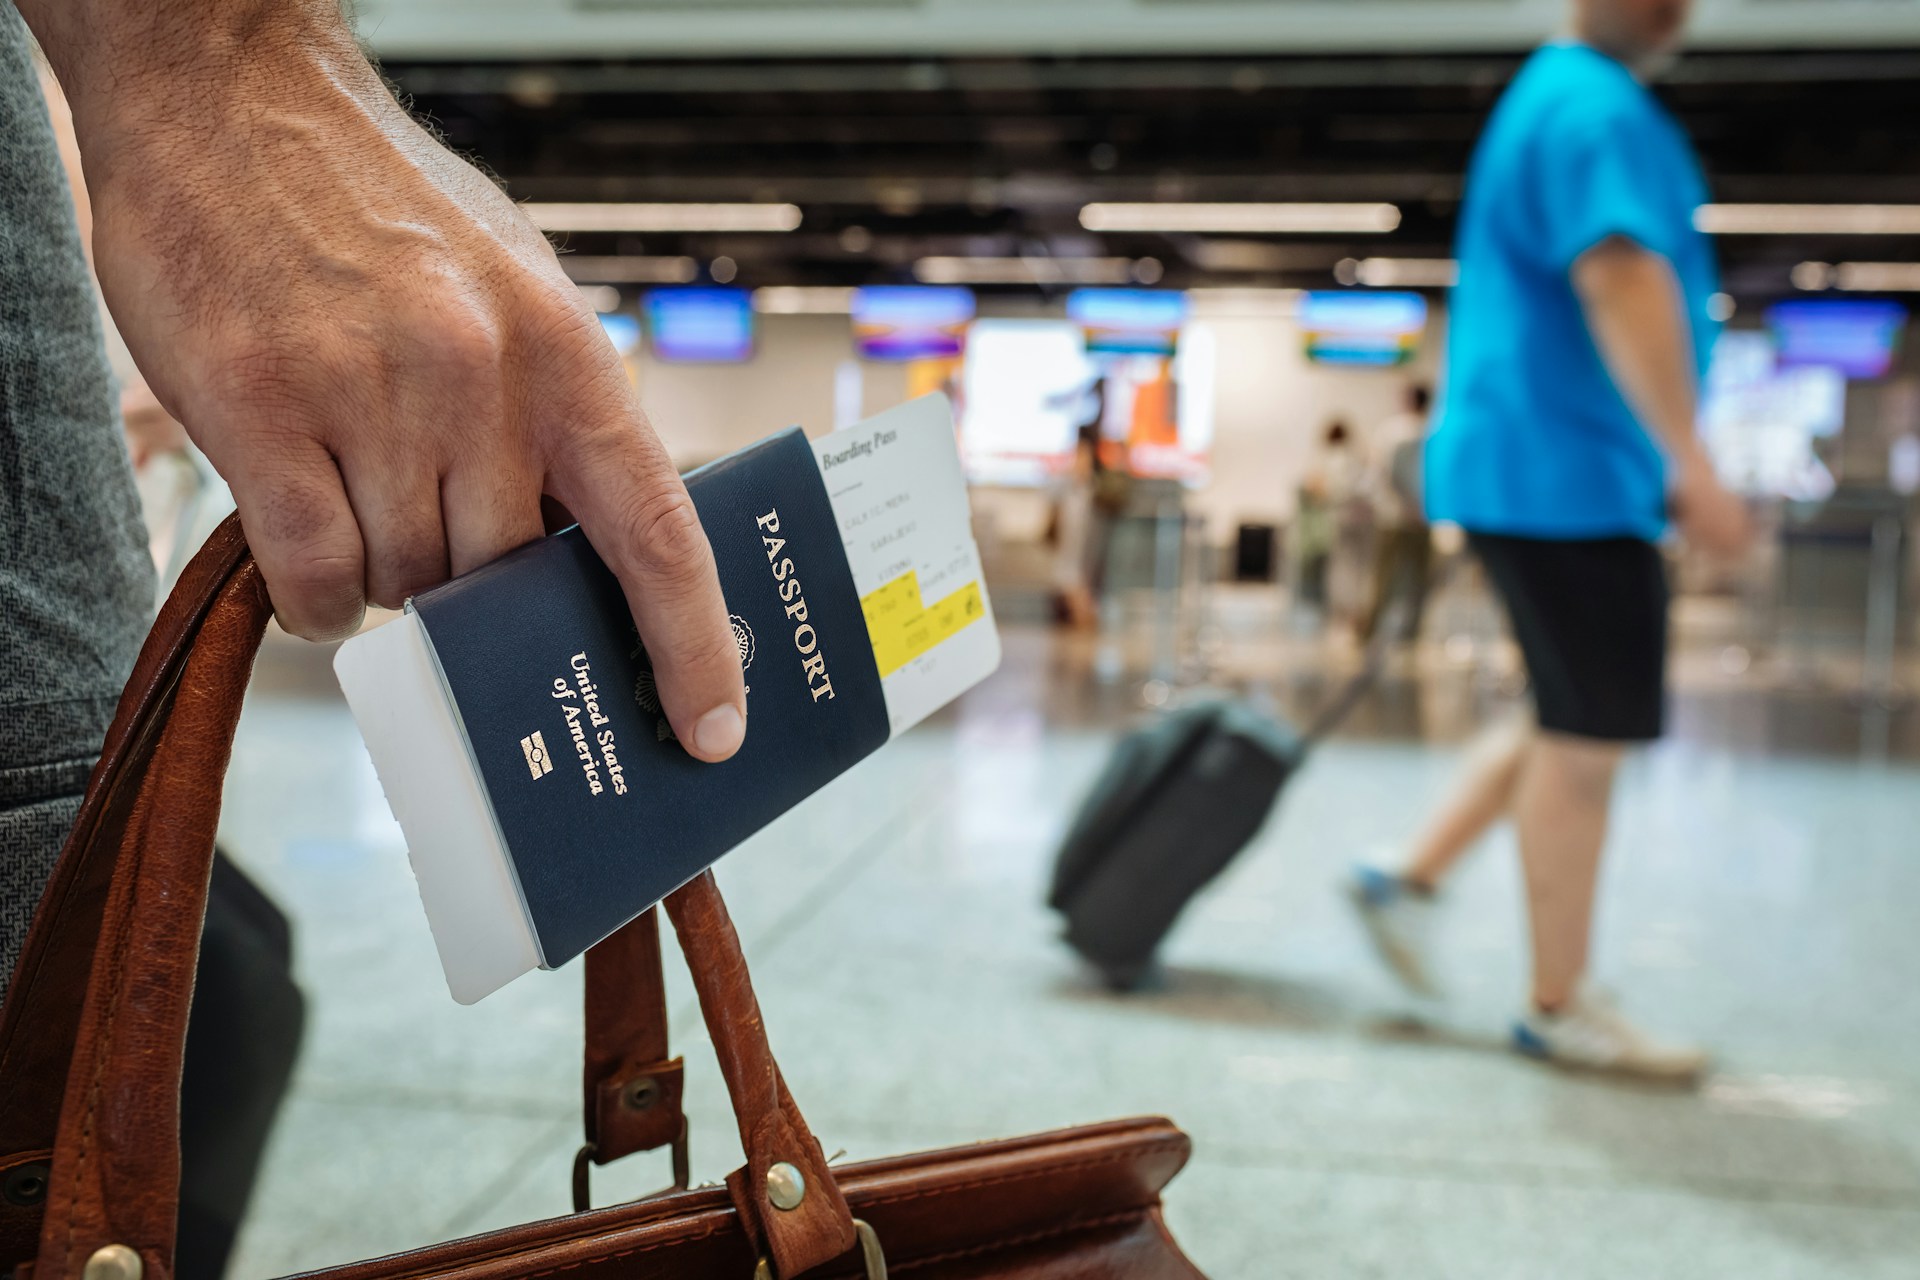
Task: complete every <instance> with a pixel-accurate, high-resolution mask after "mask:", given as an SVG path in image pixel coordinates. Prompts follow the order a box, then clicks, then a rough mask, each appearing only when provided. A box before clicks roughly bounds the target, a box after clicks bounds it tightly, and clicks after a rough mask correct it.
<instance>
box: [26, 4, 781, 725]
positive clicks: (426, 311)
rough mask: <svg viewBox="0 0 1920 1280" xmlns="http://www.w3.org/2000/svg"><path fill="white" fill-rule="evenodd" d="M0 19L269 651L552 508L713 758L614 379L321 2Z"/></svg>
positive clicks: (693, 542) (601, 349) (631, 410)
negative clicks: (31, 34)
mask: <svg viewBox="0 0 1920 1280" xmlns="http://www.w3.org/2000/svg"><path fill="white" fill-rule="evenodd" d="M20 8H21V10H22V11H23V13H25V15H26V16H27V18H28V19H29V21H30V22H31V23H32V25H33V26H34V28H35V30H36V32H37V34H39V36H40V39H41V41H42V44H43V45H44V46H45V47H46V48H47V50H48V52H49V55H50V56H51V57H52V59H53V61H54V64H55V69H56V70H57V71H58V72H59V73H60V76H61V79H62V81H63V83H64V84H65V85H66V87H67V90H68V95H69V98H70V100H71V101H72V103H73V107H74V118H75V123H76V126H77V130H78V134H79V139H80V146H81V153H82V159H83V162H84V164H85V167H86V172H87V180H88V187H89V189H90V191H91V194H92V199H93V215H94V250H95V253H94V256H95V261H96V264H97V268H98V271H99V276H100V282H101V287H102V289H103V291H104V292H105V294H106V298H107V303H108V306H109V307H110V308H111V310H112V311H113V315H114V319H115V321H116V322H117V323H118V324H119V326H120V329H121V331H122V333H123V334H124V336H125V337H126V340H127V344H128V346H129V347H130V348H131V350H132V352H133V355H134V358H135V360H136V361H137V362H138V364H139V365H140V367H141V369H142V371H143V372H144V373H145V374H146V375H147V379H148V382H149V384H150V385H151V386H152V388H153V390H154V393H155V395H156V396H157V397H158V398H159V400H160V403H161V404H162V405H164V406H165V407H166V409H167V411H168V412H170V413H171V414H172V415H173V416H174V417H176V418H178V419H179V420H180V421H181V422H182V423H184V424H185V425H186V428H187V431H188V432H189V433H190V434H191V435H192V437H193V439H194V441H195V442H196V443H197V444H198V445H199V446H200V448H201V449H202V451H204V452H205V453H206V455H207V457H208V458H209V459H210V460H211V461H212V462H213V464H214V466H215V467H216V468H218V469H219V471H220V473H221V474H222V475H223V476H225V477H226V479H227V481H228V482H229V484H230V485H231V486H232V488H233V493H234V497H235V500H236V502H237V503H238V505H239V508H240V518H241V521H242V523H243V525H244V526H245V528H246V531H247V538H248V541H249V543H250V544H251V545H252V548H253V551H254V554H255V556H256V557H257V558H258V560H259V562H260V566H261V569H262V571H263V573H264V574H265V577H266V581H267V586H268V589H269V591H270V592H271V593H272V596H273V602H274V608H275V612H276V613H277V615H278V617H279V618H280V621H281V623H282V625H284V626H285V627H286V628H287V629H288V630H290V631H293V632H295V633H297V634H299V635H303V636H307V637H309V638H312V639H325V638H334V637H339V636H343V635H347V634H349V633H351V632H352V631H353V630H354V629H355V628H356V627H357V626H358V625H359V622H360V618H361V615H362V612H363V609H364V606H365V604H366V602H367V601H372V602H373V603H375V604H379V605H384V606H389V607H392V606H397V605H399V604H400V603H401V602H402V601H404V600H405V599H406V598H407V597H408V596H409V595H411V594H413V593H414V592H417V591H420V590H422V589H423V588H426V587H429V586H432V585H433V584H435V583H437V582H440V581H442V580H443V579H445V578H446V577H447V576H448V575H449V574H458V573H461V572H464V571H465V570H468V569H471V568H473V567H475V566H476V565H480V564H484V563H486V562H487V561H489V560H492V559H494V558H495V557H497V556H499V555H500V554H502V553H503V552H506V551H508V550H511V549H512V548H514V547H516V546H519V545H520V544H522V543H524V542H527V541H529V540H531V539H534V538H537V537H539V536H540V535H541V534H542V532H543V526H542V520H541V507H540V501H541V497H542V495H543V494H546V495H550V496H551V497H553V498H555V499H557V500H558V501H559V502H561V503H562V504H564V505H565V506H566V508H567V509H568V510H569V511H571V512H572V513H573V514H574V515H575V516H576V517H577V518H578V519H579V521H580V523H581V525H582V527H583V528H584V529H585V531H586V534H587V537H588V538H589V539H590V540H591V541H592V543H593V546H594V549H595V550H596V551H598V552H599V553H600V555H601V557H602V558H603V559H604V560H605V561H606V562H607V564H608V566H609V567H610V568H611V569H612V570H613V571H614V573H615V574H617V575H618V577H619V579H620V581H621V583H622V585H623V586H624V587H625V589H626V594H627V599H628V602H629V603H630V605H631V606H632V608H633V614H634V618H635V620H636V621H637V623H638V624H639V628H640V631H641V634H642V635H643V636H644V637H645V638H646V641H647V646H648V649H649V651H650V652H651V653H653V654H654V655H655V658H656V661H657V663H658V673H659V681H660V693H661V701H662V704H663V707H664V708H665V710H666V712H667V716H668V718H669V720H670V721H671V722H672V724H673V727H674V731H675V733H676V734H677V735H678V737H679V739H680V741H681V742H682V743H685V744H686V745H687V747H688V749H689V750H690V751H692V752H693V754H694V755H696V756H699V757H701V758H702V759H707V760H720V759H724V758H726V757H727V756H730V755H732V754H733V752H734V751H735V750H736V749H737V748H738V747H739V745H740V742H741V739H742V736H743V734H744V732H745V692H744V688H743V682H742V679H741V672H740V662H739V656H738V651H737V649H736V648H735V645H734V641H733V637H732V631H731V628H730V627H729V626H728V623H727V614H726V606H725V602H724V600H723V598H722V596H721V593H720V587H719V582H718V580H717V578H716V575H715V572H714V566H713V557H712V551H711V548H710V547H709V546H708V544H707V540H706V537H705V535H704V534H703V533H702V531H701V528H700V522H699V519H698V517H697V516H696V514H695V512H694V509H693V506H692V504H691V502H690V501H689V499H688V497H687V492H686V489H685V487H684V486H683V485H682V484H681V482H680V479H679V477H678V475H677V474H676V473H675V471H674V469H673V466H672V464H671V462H670V461H669V459H668V457H667V455H666V452H665V450H664V449H663V448H662V447H661V445H660V442H659V440H658V439H657V438H656V437H655V436H654V434H653V431H652V429H651V428H650V427H649V426H648V424H647V422H646V419H645V416H644V415H643V414H642V413H641V410H640V407H639V404H638V402H637V399H636V397H635V395H634V392H633V389H632V387H631V386H630V384H629V383H628V381H627V378H626V376H625V373H624V371H623V370H622V368H621V366H620V363H619V360H618V358H617V356H616V355H615V353H614V352H613V350H612V348H611V346H610V345H609V344H608V343H607V341H606V339H605V338H604V337H603V335H602V333H601V330H600V326H599V324H598V323H597V321H596V319H595V317H594V315H593V313H592V312H591V311H590V310H588V309H587V307H586V306H585V305H584V304H583V303H582V301H581V299H580V295H579V292H578V290H576V289H575V288H574V287H573V285H572V284H571V283H569V282H568V280H567V278H566V276H565V275H564V274H563V273H562V272H561V270H560V268H559V264H558V262H557V260H556V259H555V257H554V255H553V251H552V249H551V248H550V247H549V246H548V245H547V243H546V241H545V239H544V238H543V237H542V236H541V235H540V233H539V232H538V231H536V230H535V229H534V228H533V227H532V225H531V224H529V223H528V222H527V220H526V219H525V218H524V217H523V216H522V215H521V214H520V213H519V211H518V210H517V209H516V208H515V207H514V205H513V204H512V202H511V201H509V200H508V199H507V198H506V197H505V196H504V195H503V194H501V192H500V191H499V190H497V189H496V188H495V187H494V186H493V184H492V183H490V182H488V181H487V180H486V179H485V178H484V177H482V176H481V175H480V174H479V173H477V172H475V171H474V169H473V168H471V167H470V166H469V165H467V164H465V163H463V162H462V161H460V160H459V159H457V158H456V157H454V156H453V155H451V154H449V153H448V152H447V151H446V150H445V149H444V148H443V147H441V146H440V145H439V144H438V143H437V142H435V141H434V140H433V139H432V138H430V137H429V136H428V135H427V134H426V133H425V132H424V131H423V130H421V129H420V128H419V127H418V126H417V125H416V124H415V123H414V122H413V121H412V120H411V119H410V118H409V117H408V116H407V114H406V113H405V112H404V111H403V110H401V108H400V107H399V105H398V104H397V103H395V102H394V100H393V98H392V96H391V95H390V94H389V93H388V92H387V90H386V88H385V86H384V85H383V84H382V83H381V82H380V80H379V78H378V76H377V75H376V74H375V73H374V71H373V69H372V68H371V67H369V66H368V65H367V62H366V60H365V58H363V57H362V56H361V54H360V52H359V50H358V48H357V47H356V46H355V45H354V43H353V40H352V38H351V36H350V34H349V33H348V32H347V31H346V29H345V27H344V25H343V24H342V23H341V21H340V19H339V17H338V12H337V9H336V7H335V5H334V3H333V0H278V2H276V3H272V4H264V3H257V2H256V0H197V2H194V3H187V2H185V0H182V2H181V3H176V4H169V5H163V6H157V7H156V6H152V5H148V4H145V3H141V2H140V0H91V2H90V3H89V2H88V0H20ZM80 10H85V11H87V12H86V13H84V14H80V13H77V11H80Z"/></svg>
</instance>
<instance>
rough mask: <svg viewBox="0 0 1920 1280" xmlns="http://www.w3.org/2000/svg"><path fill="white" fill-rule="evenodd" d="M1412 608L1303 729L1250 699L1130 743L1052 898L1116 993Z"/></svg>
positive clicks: (1098, 785) (1113, 765) (1162, 721)
mask: <svg viewBox="0 0 1920 1280" xmlns="http://www.w3.org/2000/svg"><path fill="white" fill-rule="evenodd" d="M1445 576H1446V574H1445V572H1444V571H1443V572H1442V573H1441V574H1440V575H1437V576H1436V579H1435V581H1436V583H1438V582H1439V581H1443V580H1444V578H1445ZM1411 607H1412V602H1411V601H1409V600H1406V599H1400V600H1395V601H1394V602H1392V603H1391V604H1390V605H1389V607H1388V609H1387V612H1386V621H1384V622H1383V624H1382V625H1381V626H1380V628H1379V629H1378V630H1377V632H1376V634H1375V636H1374V639H1373V641H1372V642H1371V643H1370V644H1369V645H1368V649H1367V657H1366V661H1365V663H1364V665H1363V666H1362V668H1361V670H1360V671H1359V673H1358V674H1356V675H1355V676H1354V677H1353V678H1352V679H1351V680H1349V681H1348V682H1347V683H1346V685H1345V686H1343V687H1342V688H1341V689H1340V690H1339V691H1338V692H1337V693H1335V694H1334V696H1333V698H1332V699H1331V700H1330V701H1329V702H1328V703H1327V705H1326V706H1325V707H1324V708H1323V709H1322V710H1321V711H1320V712H1319V714H1318V715H1316V716H1315V717H1314V720H1313V723H1312V725H1311V726H1310V727H1309V728H1308V729H1307V731H1306V732H1305V733H1299V732H1296V731H1295V730H1294V729H1293V728H1292V727H1291V726H1289V725H1288V724H1286V723H1285V722H1284V721H1281V720H1278V719H1275V718H1274V717H1272V716H1269V715H1266V714H1265V713H1263V712H1260V711H1256V710H1255V709H1253V708H1252V707H1249V706H1246V705H1244V704H1242V703H1237V702H1203V703H1197V704H1195V705H1194V706H1191V707H1186V708H1182V709H1181V710H1178V711H1173V712H1169V713H1168V714H1166V715H1165V716H1162V717H1161V718H1159V719H1158V720H1155V721H1154V722H1152V723H1150V724H1148V725H1146V726H1144V727H1142V728H1140V729H1136V730H1134V731H1133V732H1132V733H1129V734H1128V735H1127V736H1126V737H1125V738H1123V739H1121V742H1120V745H1119V747H1118V748H1117V749H1116V750H1115V751H1114V753H1113V757H1112V758H1111V759H1110V760H1108V762H1107V767H1106V768H1105V769H1104V770H1102V771H1101V774H1100V777H1099V779H1098V780H1097V781H1096V782H1095V783H1094V786H1093V790H1092V792H1091V793H1090V794H1089V795H1088V796H1087V798H1086V800H1085V801H1084V802H1082V804H1081V806H1080V812H1079V814H1078V815H1077V816H1076V817H1075V818H1074V821H1073V824H1072V825H1071V826H1070V827H1069V828H1068V829H1067V835H1066V839H1065V840H1064V841H1063V842H1062V844H1061V847H1060V853H1059V856H1058V858H1057V860H1056V861H1055V863H1054V872H1053V887H1052V891H1051V892H1050V893H1049V895H1048V898H1047V905H1049V906H1051V907H1052V908H1053V909H1054V910H1055V911H1058V912H1059V913H1060V914H1061V915H1062V916H1063V917H1064V918H1065V920H1066V941H1067V944H1068V945H1069V946H1071V947H1072V948H1073V949H1074V950H1075V951H1078V952H1079V953H1080V954H1081V955H1082V956H1083V957H1085V958H1086V960H1087V961H1088V962H1089V963H1090V964H1092V965H1093V967H1094V968H1095V969H1097V970H1098V971H1099V973H1100V976H1101V977H1102V978H1103V979H1105V981H1106V983H1107V985H1108V986H1109V987H1112V988H1113V989H1114V990H1116V991H1131V990H1133V989H1134V988H1136V987H1138V986H1139V985H1140V984H1141V983H1142V982H1143V981H1145V980H1146V978H1147V977H1148V975H1149V974H1151V973H1152V971H1153V957H1154V952H1155V951H1157V950H1158V949H1159V946H1160V942H1161V940H1162V939H1163V938H1165V937H1166V935H1167V932H1168V931H1169V930H1170V929H1172V928H1173V924H1174V921H1175V920H1177V919H1178V918H1179V916H1180V912H1181V911H1182V910H1184V909H1185V908H1186V905H1187V903H1188V902H1189V901H1190V900H1191V899H1192V898H1193V896H1194V895H1195V894H1196V893H1198V892H1200V890H1201V889H1202V888H1204V887H1205V886H1206V884H1207V883H1208V882H1209V881H1210V880H1212V879H1213V878H1214V877H1215V876H1216V875H1218V874H1220V872H1221V871H1223V870H1224V869H1225V868H1226V866H1227V864H1228V863H1230V862H1232V861H1233V859H1234V856H1235V855H1236V854H1238V853H1239V852H1240V850H1241V849H1243V848H1245V847H1246V845H1247V842H1248V841H1250V840H1252V839H1253V837H1254V835H1255V833H1256V832H1258V831H1259V830H1260V827H1261V824H1262V823H1264V822H1265V821H1266V820H1267V814H1268V813H1269V812H1271V811H1272V809H1273V806H1274V802H1275V801H1276V800H1277V799H1278V798H1279V796H1280V791H1281V789H1282V788H1283V787H1285V786H1286V784H1287V780H1288V779H1289V778H1291V777H1292V776H1293V774H1294V773H1295V772H1296V771H1297V770H1298V769H1299V768H1300V766H1301V765H1302V764H1304V763H1305V762H1306V758H1307V755H1308V753H1309V752H1310V751H1311V750H1312V748H1313V746H1314V745H1315V744H1316V743H1318V742H1319V741H1320V740H1321V739H1322V738H1324V737H1325V736H1326V735H1327V734H1328V733H1331V732H1332V731H1333V729H1334V727H1335V726H1336V725H1338V724H1339V723H1340V722H1341V721H1342V720H1344V719H1345V718H1346V717H1347V715H1348V713H1349V712H1351V711H1352V710H1353V708H1354V707H1355V706H1356V705H1358V703H1359V702H1360V699H1361V698H1362V697H1363V696H1365V694H1366V692H1367V690H1368V689H1370V688H1371V687H1372V686H1373V684H1374V682H1375V681H1376V680H1378V679H1379V677H1380V672H1381V670H1382V669H1383V667H1384V666H1385V664H1386V656H1387V648H1388V646H1389V644H1390V643H1391V642H1392V641H1393V640H1394V639H1395V638H1396V637H1397V636H1398V635H1399V634H1400V631H1401V630H1402V628H1403V626H1404V619H1405V616H1406V612H1407V610H1409V609H1410V608H1411Z"/></svg>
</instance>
